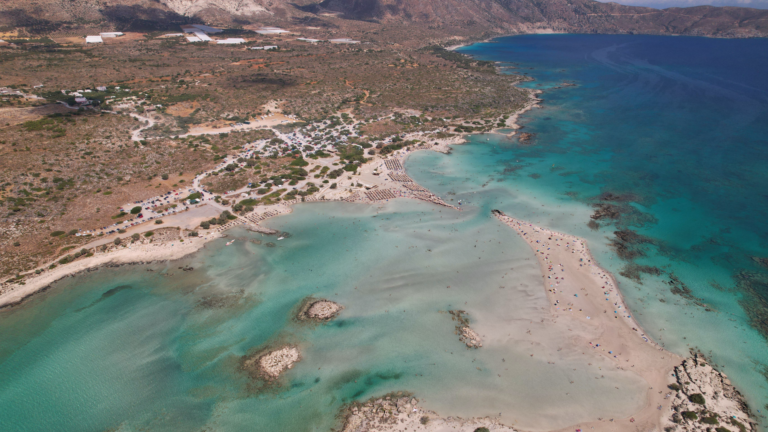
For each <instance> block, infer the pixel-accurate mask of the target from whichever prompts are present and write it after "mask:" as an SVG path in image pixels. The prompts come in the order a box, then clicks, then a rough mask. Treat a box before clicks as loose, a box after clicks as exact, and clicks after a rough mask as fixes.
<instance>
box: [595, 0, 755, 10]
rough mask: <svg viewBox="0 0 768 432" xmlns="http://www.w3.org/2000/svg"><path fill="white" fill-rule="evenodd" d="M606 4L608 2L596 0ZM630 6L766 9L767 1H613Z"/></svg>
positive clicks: (606, 0)
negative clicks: (700, 6) (703, 6)
mask: <svg viewBox="0 0 768 432" xmlns="http://www.w3.org/2000/svg"><path fill="white" fill-rule="evenodd" d="M598 1H602V2H603V3H607V2H608V0H598ZM613 1H615V2H616V3H621V4H625V5H631V6H648V7H652V8H657V9H666V8H668V7H690V6H699V5H712V6H741V7H750V8H756V9H768V0H613Z"/></svg>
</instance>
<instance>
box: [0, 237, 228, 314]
mask: <svg viewBox="0 0 768 432" xmlns="http://www.w3.org/2000/svg"><path fill="white" fill-rule="evenodd" d="M220 237H221V234H219V233H216V232H211V233H210V234H209V235H208V236H206V237H198V238H195V237H187V238H186V239H185V241H184V242H180V241H174V242H173V243H170V244H167V243H159V244H153V243H149V244H139V245H136V246H135V247H134V246H126V247H124V248H122V249H120V250H117V251H114V252H97V253H95V254H94V255H93V256H92V257H87V258H84V259H82V260H78V261H75V262H73V263H70V264H66V265H60V266H57V267H56V268H54V269H51V270H46V271H45V272H43V273H41V274H39V275H35V276H33V277H31V278H29V279H28V280H27V281H25V283H24V284H23V285H21V284H20V285H18V286H17V287H16V288H15V289H8V287H3V288H2V290H0V292H1V294H0V313H2V311H3V310H6V309H12V308H13V307H15V306H19V305H22V304H24V303H25V302H26V301H27V300H28V299H29V298H31V297H33V296H35V295H37V294H40V293H43V292H46V291H48V290H49V289H51V288H52V286H53V284H55V283H56V282H58V281H60V280H62V279H65V278H67V277H74V276H77V275H79V274H81V273H85V272H90V271H95V270H97V269H99V268H102V267H113V266H120V265H130V264H148V263H152V262H165V261H173V260H177V259H181V258H184V257H186V256H188V255H191V254H193V253H195V252H197V251H199V250H200V249H202V248H204V247H205V244H206V243H208V242H210V241H212V240H215V239H218V238H220Z"/></svg>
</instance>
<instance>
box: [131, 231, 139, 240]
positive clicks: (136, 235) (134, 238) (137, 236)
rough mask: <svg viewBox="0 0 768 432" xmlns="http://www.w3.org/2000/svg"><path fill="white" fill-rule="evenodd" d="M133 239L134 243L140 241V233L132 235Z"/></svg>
mask: <svg viewBox="0 0 768 432" xmlns="http://www.w3.org/2000/svg"><path fill="white" fill-rule="evenodd" d="M131 238H132V239H133V241H136V240H138V239H139V234H138V233H133V234H131Z"/></svg>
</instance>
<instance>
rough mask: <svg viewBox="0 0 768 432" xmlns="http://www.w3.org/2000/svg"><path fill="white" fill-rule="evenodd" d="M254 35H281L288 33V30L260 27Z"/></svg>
mask: <svg viewBox="0 0 768 432" xmlns="http://www.w3.org/2000/svg"><path fill="white" fill-rule="evenodd" d="M256 33H258V34H261V35H267V34H282V33H290V32H289V31H288V30H283V29H281V28H280V27H262V28H260V29H258V30H256Z"/></svg>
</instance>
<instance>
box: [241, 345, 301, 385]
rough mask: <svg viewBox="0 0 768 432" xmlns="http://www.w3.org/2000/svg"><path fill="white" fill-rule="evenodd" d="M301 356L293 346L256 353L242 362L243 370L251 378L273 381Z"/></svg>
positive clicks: (291, 366)
mask: <svg viewBox="0 0 768 432" xmlns="http://www.w3.org/2000/svg"><path fill="white" fill-rule="evenodd" d="M300 358H301V355H300V353H299V349H298V348H297V347H295V346H291V345H286V346H282V347H280V348H277V349H274V350H270V351H267V352H258V353H256V354H254V355H252V356H248V357H246V358H245V359H244V361H243V369H244V370H246V371H247V372H248V373H249V374H250V375H251V377H252V378H263V379H267V380H273V379H277V378H279V377H280V375H281V374H282V373H283V372H285V371H286V370H288V369H291V368H293V364H294V363H296V362H297V361H299V359H300Z"/></svg>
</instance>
